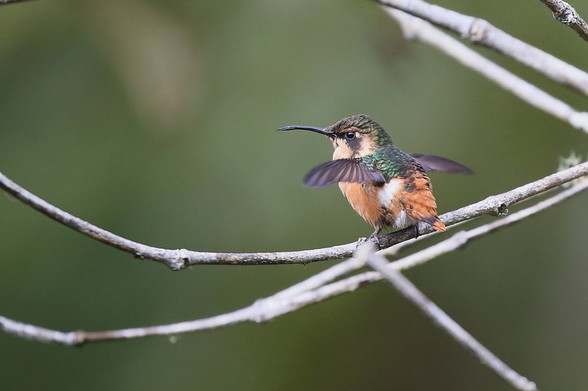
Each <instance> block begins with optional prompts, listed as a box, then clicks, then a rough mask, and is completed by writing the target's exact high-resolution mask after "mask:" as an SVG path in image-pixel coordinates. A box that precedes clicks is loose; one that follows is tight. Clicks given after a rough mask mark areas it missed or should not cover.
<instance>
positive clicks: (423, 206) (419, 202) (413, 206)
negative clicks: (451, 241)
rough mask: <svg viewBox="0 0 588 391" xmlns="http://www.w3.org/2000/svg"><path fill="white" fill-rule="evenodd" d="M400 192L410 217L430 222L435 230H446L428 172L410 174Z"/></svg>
mask: <svg viewBox="0 0 588 391" xmlns="http://www.w3.org/2000/svg"><path fill="white" fill-rule="evenodd" d="M399 193H400V194H399V197H398V198H399V199H400V203H401V204H402V207H403V208H404V210H406V213H407V214H408V215H409V216H410V218H412V219H414V220H418V221H422V222H425V223H427V224H429V225H430V226H431V227H433V229H434V230H435V231H439V232H444V231H445V224H443V222H442V221H441V220H439V217H437V202H436V201H435V197H434V196H433V191H432V188H431V181H430V180H429V177H427V175H426V174H424V173H422V172H419V171H417V172H415V173H414V174H413V175H411V176H409V177H408V178H407V179H406V180H405V183H404V189H403V190H401V191H400V192H399Z"/></svg>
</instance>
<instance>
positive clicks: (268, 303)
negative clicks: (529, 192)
mask: <svg viewBox="0 0 588 391" xmlns="http://www.w3.org/2000/svg"><path fill="white" fill-rule="evenodd" d="M587 189H588V180H583V181H581V182H579V183H577V184H575V185H573V186H572V187H571V188H569V189H567V190H564V191H562V192H560V193H558V194H556V195H554V196H552V197H550V198H548V199H546V200H544V201H541V202H538V203H537V204H534V205H532V206H530V207H528V208H526V209H523V210H521V211H519V212H517V213H513V214H512V215H510V216H507V217H504V218H501V219H499V220H495V221H492V222H490V223H487V224H484V225H482V226H480V227H477V228H474V229H472V230H470V231H465V232H458V233H457V234H455V235H453V236H452V237H450V238H449V239H446V240H444V241H442V242H439V243H437V244H436V245H434V246H432V247H429V248H426V249H424V250H421V251H419V252H417V253H414V254H411V255H409V256H407V257H404V258H402V259H399V260H397V261H395V262H392V263H390V264H389V266H388V267H390V268H392V269H394V270H396V271H401V270H406V269H408V268H412V267H415V266H417V265H421V264H423V263H424V262H427V261H430V260H432V259H434V258H437V257H439V256H440V255H442V254H446V253H448V252H450V251H454V250H456V249H458V248H460V247H462V246H464V245H465V244H466V243H467V242H468V241H470V240H472V239H475V238H480V237H483V236H484V235H487V234H489V233H491V232H493V231H495V230H497V229H499V228H502V227H506V226H508V225H511V224H513V223H515V222H518V221H520V220H522V219H524V218H527V217H529V216H531V215H533V214H536V213H539V212H541V211H543V210H545V209H547V208H550V207H552V206H554V205H556V204H557V203H560V202H562V201H564V200H566V199H568V198H570V197H572V196H574V195H577V194H579V193H580V192H582V191H585V190H587ZM386 251H390V250H386ZM359 257H360V258H359V259H358V258H357V257H356V258H353V259H349V260H347V261H344V262H342V263H340V264H338V265H335V266H333V267H331V268H329V269H326V270H324V271H322V272H320V273H318V274H317V275H315V276H312V277H310V278H309V279H307V280H305V281H302V282H300V283H299V284H296V285H295V286H293V287H290V288H286V289H284V290H283V291H280V292H278V293H276V294H274V295H272V296H269V297H267V298H264V299H260V300H257V301H256V302H255V303H253V304H252V305H250V306H247V307H244V308H241V309H238V310H236V311H233V312H229V313H226V314H221V315H217V316H213V317H209V318H204V319H198V320H193V321H187V322H181V323H172V324H168V325H160V326H150V327H138V328H129V329H122V330H110V331H98V332H86V331H71V332H61V331H57V330H51V329H47V328H43V327H39V326H35V325H31V324H27V323H23V322H19V321H16V320H12V319H10V318H7V317H3V316H0V329H2V330H3V331H4V332H6V333H8V334H13V335H16V336H19V337H21V338H25V339H30V340H34V341H40V342H53V343H58V344H62V345H67V346H80V345H83V344H85V343H89V342H103V341H111V340H121V339H130V338H141V337H147V336H157V335H159V336H161V335H175V334H183V333H190V332H195V331H201V330H208V329H212V328H218V327H225V326H230V325H234V324H238V323H243V322H264V321H267V320H270V319H273V318H275V317H278V316H280V315H284V314H287V313H289V312H293V311H295V310H297V309H299V308H302V307H306V306H308V305H310V304H314V303H318V302H321V301H324V300H326V299H329V298H331V297H334V296H337V295H340V294H342V293H346V292H351V291H353V290H355V289H357V288H359V287H361V286H363V285H366V284H369V283H373V282H376V281H379V280H381V279H382V276H381V274H379V273H377V272H364V273H360V274H357V275H354V276H351V277H347V278H345V279H343V280H339V281H335V282H332V283H329V282H330V281H334V280H335V279H337V278H339V277H340V276H342V275H345V274H347V273H349V272H351V271H353V270H356V269H358V268H360V267H362V266H363V264H364V263H365V259H361V254H359ZM323 284H324V285H323Z"/></svg>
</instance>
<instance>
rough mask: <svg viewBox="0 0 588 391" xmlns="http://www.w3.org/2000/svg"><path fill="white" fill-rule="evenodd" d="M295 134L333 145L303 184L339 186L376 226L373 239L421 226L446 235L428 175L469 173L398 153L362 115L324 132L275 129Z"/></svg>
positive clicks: (445, 163)
mask: <svg viewBox="0 0 588 391" xmlns="http://www.w3.org/2000/svg"><path fill="white" fill-rule="evenodd" d="M294 129H302V130H310V131H312V132H316V133H320V134H323V135H325V136H327V137H328V138H329V139H330V140H331V143H332V144H333V148H335V151H334V152H333V160H331V161H329V162H326V163H323V164H320V165H318V166H316V167H314V168H313V169H312V170H310V171H309V172H308V174H306V176H305V177H304V185H305V186H309V187H327V186H330V185H332V184H334V183H337V182H338V183H339V188H341V191H342V192H343V194H344V195H345V197H346V198H347V201H349V203H350V204H351V206H352V207H353V209H355V211H356V212H357V213H358V214H359V215H360V216H361V217H362V218H363V219H364V220H365V221H366V222H367V223H369V224H370V225H371V226H372V227H374V229H375V230H374V232H373V233H372V234H371V235H370V238H371V239H375V238H377V235H378V234H379V233H380V231H381V230H382V229H383V228H393V229H400V228H404V227H407V226H409V225H413V224H417V223H418V222H419V221H422V222H425V223H427V224H429V225H430V226H431V227H433V229H434V230H436V231H441V232H442V231H445V224H443V222H442V221H441V220H439V217H438V216H437V203H436V201H435V197H434V196H433V192H432V186H431V180H430V179H429V177H428V176H427V172H429V171H443V172H453V173H465V174H471V173H472V170H470V169H469V168H467V167H465V166H462V165H461V164H459V163H457V162H454V161H452V160H449V159H445V158H442V157H439V156H434V155H422V154H407V153H405V152H403V151H401V150H400V149H398V148H396V147H395V146H394V145H393V143H392V139H391V138H390V136H388V133H386V131H385V130H384V128H382V127H381V126H380V125H379V124H378V123H377V122H375V121H374V120H372V119H371V118H369V117H368V116H366V115H363V114H358V115H354V116H351V117H347V118H343V119H342V120H340V121H339V122H337V123H336V124H334V125H331V126H328V127H326V128H317V127H313V126H298V125H294V126H285V127H283V128H280V129H278V130H294ZM376 240H377V239H376Z"/></svg>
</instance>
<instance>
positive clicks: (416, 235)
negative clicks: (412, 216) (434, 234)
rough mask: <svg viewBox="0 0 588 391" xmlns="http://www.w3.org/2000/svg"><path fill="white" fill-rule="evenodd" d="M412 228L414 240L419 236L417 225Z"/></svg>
mask: <svg viewBox="0 0 588 391" xmlns="http://www.w3.org/2000/svg"><path fill="white" fill-rule="evenodd" d="M413 227H414V238H415V239H417V238H418V237H419V235H420V232H419V223H416V224H414V225H413Z"/></svg>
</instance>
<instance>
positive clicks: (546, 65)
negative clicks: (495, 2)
mask: <svg viewBox="0 0 588 391" xmlns="http://www.w3.org/2000/svg"><path fill="white" fill-rule="evenodd" d="M378 2H379V3H380V4H382V5H384V6H386V7H392V8H396V9H399V10H401V11H404V12H406V13H408V14H410V15H413V16H416V17H418V18H421V19H424V20H427V21H429V22H431V23H433V24H435V25H437V26H440V27H443V28H446V29H449V30H451V31H454V32H456V33H458V34H460V35H461V36H462V37H463V38H466V39H468V40H469V41H470V42H472V43H475V44H478V45H482V46H486V47H488V48H491V49H494V50H496V51H497V52H499V53H502V54H504V55H506V56H508V57H511V58H513V59H515V60H517V61H519V62H520V63H522V64H525V65H526V66H528V67H530V68H531V69H534V70H535V71H537V72H539V73H542V74H544V75H545V76H547V77H549V78H551V79H553V80H555V81H557V82H558V83H561V84H563V85H566V86H568V87H571V88H573V89H575V90H576V91H579V92H581V93H582V94H584V95H588V73H586V72H584V71H582V70H580V69H578V68H576V67H574V66H572V65H570V64H568V63H566V62H564V61H562V60H560V59H558V58H556V57H554V56H552V55H551V54H549V53H546V52H544V51H542V50H540V49H537V48H536V47H534V46H531V45H529V44H527V43H525V42H523V41H521V40H520V39H517V38H515V37H513V36H512V35H509V34H507V33H505V32H504V31H502V30H500V29H498V28H496V27H494V26H493V25H491V24H490V23H488V22H487V21H485V20H483V19H480V18H475V17H473V16H468V15H463V14H460V13H458V12H455V11H452V10H449V9H446V8H442V7H439V6H437V5H431V4H429V3H427V2H425V1H422V0H378Z"/></svg>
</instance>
